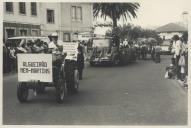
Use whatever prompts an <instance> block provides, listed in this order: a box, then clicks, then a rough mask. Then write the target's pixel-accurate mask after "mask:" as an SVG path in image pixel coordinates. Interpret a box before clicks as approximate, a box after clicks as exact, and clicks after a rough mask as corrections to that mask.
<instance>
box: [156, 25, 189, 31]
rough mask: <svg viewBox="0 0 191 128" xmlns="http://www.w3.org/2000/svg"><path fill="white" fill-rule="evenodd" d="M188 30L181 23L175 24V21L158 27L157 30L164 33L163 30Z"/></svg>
mask: <svg viewBox="0 0 191 128" xmlns="http://www.w3.org/2000/svg"><path fill="white" fill-rule="evenodd" d="M184 31H187V29H186V28H185V27H183V26H181V25H178V24H175V23H169V24H166V25H164V26H161V27H159V28H157V29H156V32H158V33H162V32H184Z"/></svg>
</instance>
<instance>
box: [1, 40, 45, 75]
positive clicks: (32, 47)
mask: <svg viewBox="0 0 191 128" xmlns="http://www.w3.org/2000/svg"><path fill="white" fill-rule="evenodd" d="M47 52H48V43H47V42H44V41H42V40H40V39H36V40H28V41H27V42H26V40H24V39H22V40H21V42H20V43H19V45H18V46H17V44H16V43H13V42H6V44H5V43H3V72H4V73H8V72H12V71H16V70H17V56H16V55H17V54H18V53H47Z"/></svg>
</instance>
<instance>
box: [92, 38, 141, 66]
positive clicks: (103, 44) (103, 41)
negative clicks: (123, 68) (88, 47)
mask: <svg viewBox="0 0 191 128" xmlns="http://www.w3.org/2000/svg"><path fill="white" fill-rule="evenodd" d="M118 43H119V42H118ZM136 58H137V57H136V49H135V48H134V47H133V46H131V45H128V46H124V47H118V46H117V45H116V44H115V43H114V40H113V38H112V37H105V38H93V44H92V53H91V55H90V61H89V63H90V65H91V66H95V65H100V64H110V65H118V64H127V63H129V62H132V61H136Z"/></svg>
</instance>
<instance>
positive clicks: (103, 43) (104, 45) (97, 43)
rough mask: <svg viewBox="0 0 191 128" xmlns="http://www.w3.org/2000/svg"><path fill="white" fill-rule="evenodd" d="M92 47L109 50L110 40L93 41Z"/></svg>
mask: <svg viewBox="0 0 191 128" xmlns="http://www.w3.org/2000/svg"><path fill="white" fill-rule="evenodd" d="M93 47H97V48H109V47H110V40H109V39H94V40H93Z"/></svg>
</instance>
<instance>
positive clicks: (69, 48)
mask: <svg viewBox="0 0 191 128" xmlns="http://www.w3.org/2000/svg"><path fill="white" fill-rule="evenodd" d="M63 52H64V53H67V56H66V59H70V60H71V59H72V60H77V54H78V43H72V42H70V43H64V44H63Z"/></svg>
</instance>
